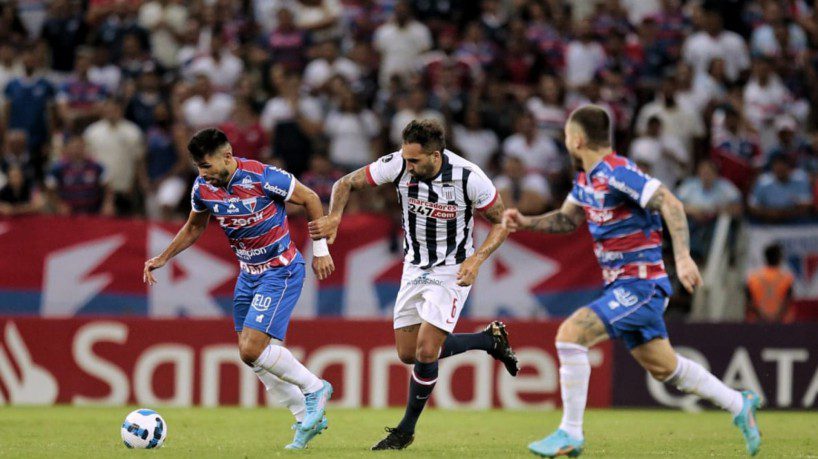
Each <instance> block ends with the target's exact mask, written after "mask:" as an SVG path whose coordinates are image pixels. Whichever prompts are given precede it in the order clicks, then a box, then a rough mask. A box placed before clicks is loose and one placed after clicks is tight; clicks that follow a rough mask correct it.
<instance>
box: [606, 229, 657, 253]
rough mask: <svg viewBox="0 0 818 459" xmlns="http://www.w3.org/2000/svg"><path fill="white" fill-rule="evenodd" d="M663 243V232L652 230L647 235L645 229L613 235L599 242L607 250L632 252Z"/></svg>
mask: <svg viewBox="0 0 818 459" xmlns="http://www.w3.org/2000/svg"><path fill="white" fill-rule="evenodd" d="M661 244H662V233H661V232H660V231H651V232H650V234H648V235H645V232H644V231H639V232H637V233H633V234H628V235H625V236H620V237H612V238H610V239H605V240H603V241H600V242H597V245H601V246H602V249H603V250H604V251H606V252H632V251H634V250H638V249H647V248H652V247H656V246H657V245H661Z"/></svg>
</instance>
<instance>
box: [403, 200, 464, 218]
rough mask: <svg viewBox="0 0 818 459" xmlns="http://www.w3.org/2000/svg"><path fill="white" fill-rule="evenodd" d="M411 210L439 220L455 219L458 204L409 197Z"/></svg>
mask: <svg viewBox="0 0 818 459" xmlns="http://www.w3.org/2000/svg"><path fill="white" fill-rule="evenodd" d="M408 204H409V212H412V213H413V214H418V215H423V216H425V217H432V218H437V219H438V220H454V219H455V218H457V206H456V205H454V204H440V203H437V202H429V201H423V200H421V199H417V198H409V201H408Z"/></svg>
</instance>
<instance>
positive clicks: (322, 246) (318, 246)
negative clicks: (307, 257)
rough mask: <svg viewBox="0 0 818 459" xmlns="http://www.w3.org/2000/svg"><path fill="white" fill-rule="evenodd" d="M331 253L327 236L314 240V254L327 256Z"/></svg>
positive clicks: (315, 255)
mask: <svg viewBox="0 0 818 459" xmlns="http://www.w3.org/2000/svg"><path fill="white" fill-rule="evenodd" d="M327 255H329V246H327V240H326V238H321V239H313V240H312V256H314V257H326V256H327Z"/></svg>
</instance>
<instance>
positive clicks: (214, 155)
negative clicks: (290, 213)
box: [143, 129, 335, 449]
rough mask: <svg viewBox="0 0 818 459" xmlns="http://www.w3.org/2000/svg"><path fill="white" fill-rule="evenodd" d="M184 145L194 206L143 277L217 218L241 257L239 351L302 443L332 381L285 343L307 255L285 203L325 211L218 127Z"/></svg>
mask: <svg viewBox="0 0 818 459" xmlns="http://www.w3.org/2000/svg"><path fill="white" fill-rule="evenodd" d="M188 151H189V152H190V155H191V156H192V157H193V161H194V162H195V163H196V167H197V168H198V169H199V177H197V178H196V182H195V183H194V184H193V191H192V196H191V205H192V208H193V209H192V211H191V212H190V216H189V217H188V220H187V223H186V224H185V226H183V227H182V229H181V230H179V233H178V234H177V235H176V237H175V238H174V239H173V241H171V243H170V245H168V247H167V248H166V249H165V250H164V251H163V252H162V254H160V255H159V256H157V257H154V258H151V259H150V260H148V261H147V262H145V269H144V273H143V280H144V281H145V282H146V283H148V284H150V285H153V284H154V283H156V279H155V277H154V276H153V273H152V271H153V270H155V269H158V268H161V267H162V266H164V265H165V264H167V262H168V261H170V259H171V258H173V257H174V256H176V255H177V254H179V253H180V252H182V251H183V250H185V249H186V248H188V247H190V246H191V245H193V243H194V242H196V240H197V239H198V238H199V236H201V234H202V232H204V230H205V228H206V227H207V223H208V220H210V217H211V215H212V216H213V217H214V218H215V219H216V221H218V223H219V226H221V227H222V229H223V230H224V232H225V234H226V235H227V239H228V241H229V242H230V246H231V247H232V249H233V252H234V253H235V254H236V258H238V259H239V267H240V273H239V278H238V281H237V282H236V289H235V293H234V297H233V321H234V324H235V329H236V332H237V333H238V334H239V336H238V338H239V354H240V356H241V359H242V361H244V363H246V364H247V365H248V366H250V367H252V368H253V371H254V372H255V373H256V375H257V376H258V378H259V379H260V380H261V382H262V383H263V384H264V387H265V388H266V389H267V391H268V392H269V393H270V394H271V395H272V396H273V397H274V399H275V400H277V401H278V402H279V403H280V404H281V405H284V406H286V407H287V408H289V409H290V411H291V412H292V413H293V415H294V416H295V419H296V425H295V426H294V427H295V429H294V430H295V438H294V439H293V442H292V443H290V444H289V445H287V446H286V448H287V449H303V448H305V447H306V445H307V443H308V442H309V441H310V440H311V439H312V438H313V437H315V435H317V434H319V433H321V431H322V430H324V429H326V428H327V418H326V416H324V408H325V406H326V402H327V400H329V398H330V396H331V395H332V386H331V385H330V384H329V383H328V382H327V381H323V380H321V379H320V378H318V377H317V376H315V375H314V374H312V373H311V372H310V371H309V370H307V368H306V367H304V365H302V364H301V362H299V361H298V360H297V359H296V358H295V357H294V356H293V355H292V353H291V352H290V351H289V350H288V349H287V348H286V347H284V345H283V341H284V337H285V335H286V333H287V327H288V326H289V323H290V315H291V314H292V312H293V308H294V307H295V304H296V302H297V301H298V297H299V295H300V294H301V287H302V285H303V282H304V259H303V258H302V257H301V254H300V253H299V252H298V249H297V248H296V246H295V243H294V242H293V241H292V239H290V231H289V228H288V226H287V213H286V211H285V208H284V204H285V203H286V202H289V203H291V204H297V205H301V206H304V208H305V209H306V211H307V218H309V219H310V220H315V219H317V218H319V217H321V216H323V215H324V208H323V206H322V205H321V200H320V199H319V198H318V195H317V194H315V192H313V191H312V190H310V189H309V188H307V187H305V186H304V185H302V184H301V183H300V182H299V181H298V180H296V179H295V177H293V176H292V175H291V174H290V173H288V172H285V171H283V170H281V169H277V168H275V167H272V166H267V165H264V164H262V163H260V162H258V161H253V160H249V159H244V158H239V157H236V156H233V148H232V147H231V146H230V143H229V142H228V140H227V136H226V135H225V134H224V133H223V132H222V131H219V130H218V129H204V130H202V131H199V132H198V133H196V135H194V136H193V138H192V139H191V140H190V142H189V143H188ZM312 242H313V259H312V269H313V271H314V272H315V274H316V276H317V277H318V278H319V279H324V278H326V277H327V276H329V275H330V273H332V271H333V270H334V269H335V267H334V265H333V263H332V257H331V256H330V254H329V249H328V247H327V241H326V240H322V239H313V241H312Z"/></svg>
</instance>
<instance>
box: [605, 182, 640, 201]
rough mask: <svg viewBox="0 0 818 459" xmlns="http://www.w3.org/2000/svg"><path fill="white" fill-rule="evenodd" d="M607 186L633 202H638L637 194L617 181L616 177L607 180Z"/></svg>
mask: <svg viewBox="0 0 818 459" xmlns="http://www.w3.org/2000/svg"><path fill="white" fill-rule="evenodd" d="M608 185H609V186H612V187H614V188H616V189H617V190H619V191H621V192H623V193H625V194H626V195H628V196H630V197H631V199H633V200H634V201H639V192H638V191H636V190H634V189H633V188H632V187H630V186H629V185H628V184H627V183H625V182H622V181H620V180H617V179H616V177H611V178H610V180H608Z"/></svg>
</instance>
